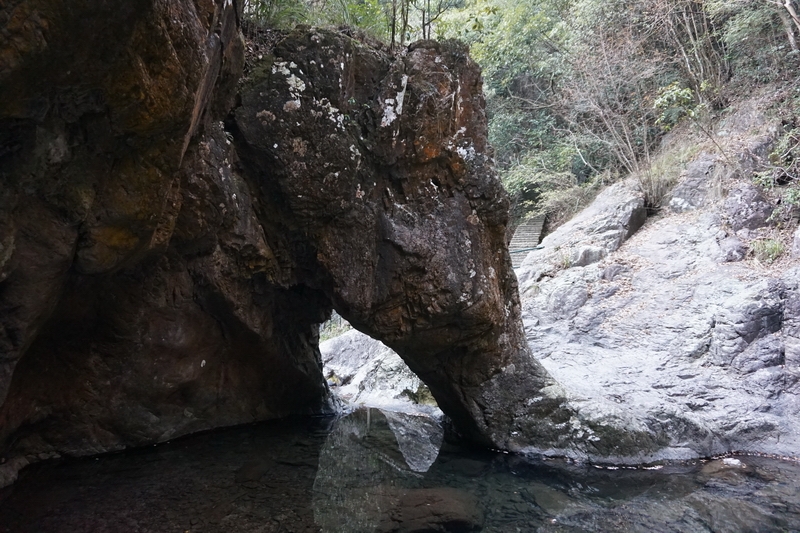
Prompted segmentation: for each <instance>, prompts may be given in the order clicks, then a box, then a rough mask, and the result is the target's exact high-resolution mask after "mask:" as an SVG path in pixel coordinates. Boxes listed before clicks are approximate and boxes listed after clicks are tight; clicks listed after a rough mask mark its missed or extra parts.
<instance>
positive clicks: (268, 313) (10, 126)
mask: <svg viewBox="0 0 800 533" xmlns="http://www.w3.org/2000/svg"><path fill="white" fill-rule="evenodd" d="M0 23H1V24H2V27H1V28H0V32H2V35H3V41H4V42H5V43H7V44H6V45H4V46H3V50H2V52H0V179H1V180H2V188H0V402H1V403H2V407H0V450H2V452H1V453H2V455H3V456H4V457H7V458H15V457H16V458H19V457H23V456H27V457H28V458H30V457H37V456H38V457H41V456H45V455H49V454H51V453H60V454H63V453H91V452H97V451H105V450H112V449H119V448H120V447H124V446H129V445H140V444H144V443H149V442H157V441H163V440H166V439H169V438H171V437H174V436H177V435H181V434H185V433H189V432H192V431H197V430H201V429H207V428H211V427H218V426H224V425H231V424H236V423H243V422H249V421H253V420H260V419H266V418H274V417H279V416H285V415H289V414H292V413H312V412H320V411H321V410H325V409H327V407H326V405H327V403H326V402H327V390H326V387H325V384H324V382H323V380H322V377H321V375H320V370H319V354H318V349H317V333H316V326H315V324H316V323H318V322H320V321H322V320H324V318H325V315H326V313H327V312H328V310H329V304H328V302H327V299H326V298H325V297H324V296H323V295H322V294H321V293H319V292H316V291H314V290H311V289H309V288H307V287H305V286H300V285H298V284H296V283H294V282H293V281H292V280H291V279H289V278H286V277H285V276H284V277H281V274H280V273H279V269H277V268H276V261H277V260H276V254H275V253H274V252H273V250H271V249H270V247H269V245H268V244H267V242H266V239H265V235H264V231H263V229H262V227H261V225H260V224H259V223H258V221H257V219H256V217H255V214H254V210H253V203H254V202H255V201H257V200H256V199H255V198H253V196H252V195H251V193H250V189H249V187H248V185H247V184H246V183H245V181H244V180H243V179H242V177H241V176H240V175H239V174H238V172H237V170H236V169H235V167H234V162H235V152H234V151H233V149H232V146H231V144H230V140H229V139H228V137H227V136H226V135H225V132H224V130H223V128H222V125H221V122H220V120H221V119H223V118H224V117H225V115H226V114H227V113H228V111H229V109H230V107H231V105H232V103H233V99H234V96H235V94H234V90H235V87H236V82H237V81H238V79H239V76H240V74H241V69H242V65H243V59H244V57H243V42H242V40H241V36H240V32H239V26H238V20H237V14H236V12H235V10H234V8H233V6H232V4H231V3H230V2H223V1H219V2H216V3H215V2H211V1H208V2H192V1H181V2H159V1H156V2H152V1H150V2H147V1H139V2H123V3H122V4H119V3H117V2H114V3H108V2H103V1H96V2H89V3H85V2H84V3H82V4H81V6H77V5H74V3H72V2H58V1H41V2H35V1H29V2H12V3H11V4H6V5H5V6H4V7H3V9H2V12H1V13H0ZM19 461H23V464H24V461H25V460H24V459H19V460H18V463H19ZM17 466H19V464H17ZM12 470H13V466H12Z"/></svg>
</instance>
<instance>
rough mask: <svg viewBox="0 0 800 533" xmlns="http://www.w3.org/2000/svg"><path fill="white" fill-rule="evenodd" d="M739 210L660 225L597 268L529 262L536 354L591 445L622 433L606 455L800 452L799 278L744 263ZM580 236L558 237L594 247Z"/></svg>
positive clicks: (527, 293) (714, 210) (525, 282)
mask: <svg viewBox="0 0 800 533" xmlns="http://www.w3.org/2000/svg"><path fill="white" fill-rule="evenodd" d="M735 190H737V191H748V190H750V186H749V185H748V184H742V186H741V187H737V188H736V189H735ZM732 196H733V197H735V198H740V199H741V198H745V196H746V195H743V194H738V193H737V194H735V195H732ZM730 205H731V203H730V201H729V202H727V203H726V204H725V205H717V204H715V203H714V202H713V201H711V200H709V201H708V202H707V203H705V204H703V209H696V210H689V211H686V212H683V213H675V214H671V215H667V216H664V217H660V218H658V219H656V220H653V221H652V222H651V223H649V224H648V225H647V226H645V227H644V228H643V229H642V230H640V231H639V232H638V233H637V234H636V235H634V236H632V237H631V238H630V240H629V241H628V242H627V243H626V244H625V246H624V247H623V248H622V249H619V250H616V251H612V252H609V253H608V255H607V256H606V257H605V258H604V259H602V260H600V261H599V262H597V263H594V264H591V265H589V266H571V267H570V266H568V265H565V266H564V267H562V268H561V269H560V270H558V271H553V270H551V271H549V272H544V271H543V270H542V269H541V264H539V263H537V262H536V261H534V259H535V258H536V256H534V255H533V254H531V256H529V258H528V260H527V265H526V266H524V267H523V269H521V270H520V271H519V272H518V276H519V279H520V293H521V297H522V306H523V323H524V324H525V332H526V335H527V336H528V340H529V342H530V346H531V350H532V352H533V354H534V356H535V357H537V358H538V359H539V360H540V361H542V363H543V365H544V366H545V368H546V369H547V370H548V371H549V372H550V373H551V375H552V376H553V377H554V378H555V379H556V381H557V382H558V383H559V384H560V386H561V387H562V388H563V390H564V391H565V394H566V395H567V397H568V398H569V399H570V406H571V407H572V408H573V409H574V411H575V413H576V414H575V416H574V418H573V422H574V423H575V424H576V425H580V426H581V428H583V429H582V431H584V435H583V438H585V439H589V440H591V439H595V438H598V439H601V440H602V439H603V438H604V437H606V438H607V437H608V435H609V434H616V435H618V438H619V445H618V447H617V448H616V449H612V450H609V451H608V452H607V454H606V456H607V457H612V456H613V455H614V453H615V452H619V453H620V455H625V457H620V459H621V460H628V461H630V460H632V458H633V457H638V458H639V459H640V460H647V459H655V458H660V459H665V458H666V459H669V458H672V459H677V458H688V457H697V456H708V455H713V454H716V453H721V452H725V451H730V450H745V451H756V452H767V453H776V454H785V455H795V454H796V451H797V449H799V448H800V417H798V416H797V409H798V407H799V406H800V401H799V400H798V398H799V397H800V385H798V383H799V382H800V292H799V290H800V289H798V287H800V269H791V270H788V271H786V272H785V273H783V274H781V273H780V272H779V271H776V272H775V274H774V275H768V274H765V273H764V272H763V271H762V270H759V269H758V267H756V266H754V265H751V264H749V262H747V261H744V260H743V258H744V253H743V251H742V248H743V247H744V244H743V243H742V241H741V240H740V238H738V237H732V236H728V234H727V233H726V231H725V230H724V229H723V228H724V225H723V222H722V220H723V214H728V207H729V206H730ZM737 205H739V204H737ZM590 209H591V208H590ZM604 211H605V213H607V216H611V213H613V210H612V209H607V210H604ZM678 211H680V209H679V210H678ZM595 212H596V211H595ZM756 212H757V213H760V216H761V220H762V221H763V220H765V217H764V216H763V215H766V216H768V213H766V209H762V210H761V211H758V210H756ZM580 216H582V215H579V217H580ZM583 216H585V215H583ZM742 216H743V217H744V219H743V220H744V221H745V223H748V224H749V223H750V222H749V221H750V220H753V219H751V218H748V217H749V215H747V214H745V215H742ZM595 224H596V225H597V226H602V225H603V222H602V221H599V220H596V219H595ZM576 231H578V229H577V228H576V227H575V226H571V227H563V229H562V228H560V229H558V230H556V232H554V234H553V235H551V236H550V239H551V240H552V241H553V242H564V241H568V240H569V239H572V240H580V239H582V238H584V234H581V235H575V232H576ZM747 231H749V230H747ZM562 232H563V233H567V234H566V235H564V234H562ZM744 232H745V231H744V230H742V231H741V233H742V234H744ZM540 257H542V256H541V255H540ZM543 272H544V274H543ZM586 428H588V429H586ZM653 443H655V445H653ZM565 448H567V449H568V450H569V451H570V453H574V454H575V455H577V456H580V455H581V453H586V455H588V456H592V452H591V451H586V450H583V451H582V450H580V449H578V448H577V447H575V446H573V447H569V446H566V447H565ZM562 451H563V450H562Z"/></svg>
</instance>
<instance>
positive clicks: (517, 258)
mask: <svg viewBox="0 0 800 533" xmlns="http://www.w3.org/2000/svg"><path fill="white" fill-rule="evenodd" d="M544 217H545V216H544V215H539V216H536V217H533V218H530V219H528V220H526V221H525V222H523V223H522V224H520V225H519V226H518V227H517V230H516V231H515V232H514V236H513V237H512V238H511V242H510V243H509V244H508V251H509V252H510V253H511V264H512V265H513V266H514V268H519V267H520V266H522V261H524V260H525V257H526V256H527V255H528V251H530V249H531V248H535V247H536V246H538V245H539V241H540V240H541V239H542V228H543V227H544Z"/></svg>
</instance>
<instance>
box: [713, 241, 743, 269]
mask: <svg viewBox="0 0 800 533" xmlns="http://www.w3.org/2000/svg"><path fill="white" fill-rule="evenodd" d="M719 249H720V260H721V261H722V262H726V263H731V262H735V261H741V260H742V259H744V258H745V256H746V255H747V246H745V244H744V243H743V242H742V241H741V240H740V239H739V238H737V237H725V238H723V239H722V240H720V241H719Z"/></svg>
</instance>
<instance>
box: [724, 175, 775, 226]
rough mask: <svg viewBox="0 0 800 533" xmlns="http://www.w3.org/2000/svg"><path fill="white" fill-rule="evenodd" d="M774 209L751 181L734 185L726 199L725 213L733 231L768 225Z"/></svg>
mask: <svg viewBox="0 0 800 533" xmlns="http://www.w3.org/2000/svg"><path fill="white" fill-rule="evenodd" d="M773 209H774V208H773V206H772V204H770V203H769V201H768V200H767V199H766V198H765V197H764V195H763V194H762V193H761V191H760V190H759V189H758V187H756V186H755V185H753V184H751V183H741V184H739V185H738V186H736V187H734V188H733V190H731V192H730V193H729V194H728V198H727V199H726V200H725V214H726V215H727V217H728V221H729V223H730V225H731V227H732V228H733V231H739V230H740V229H749V230H754V229H758V228H761V227H764V226H766V225H767V224H768V222H767V220H768V219H769V217H770V216H772V211H773Z"/></svg>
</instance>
